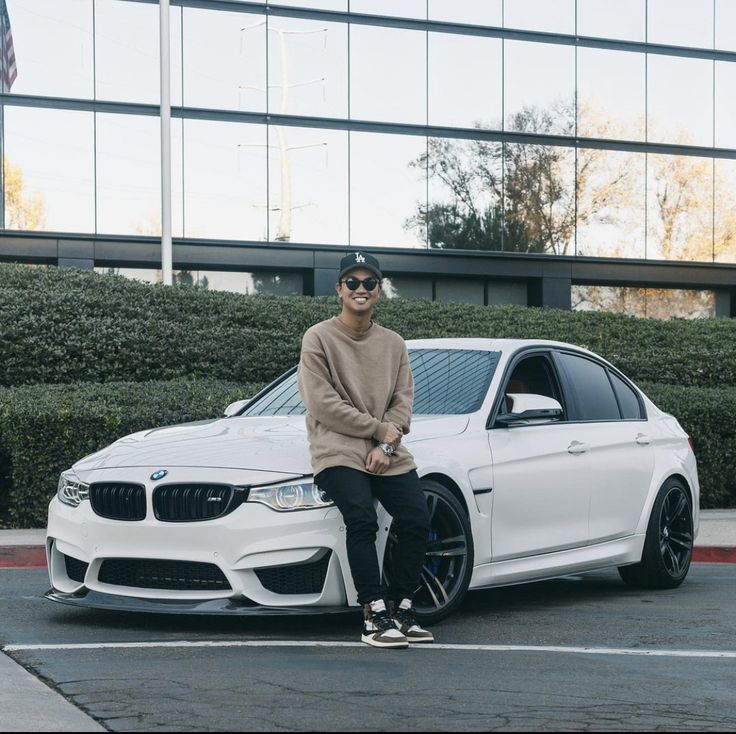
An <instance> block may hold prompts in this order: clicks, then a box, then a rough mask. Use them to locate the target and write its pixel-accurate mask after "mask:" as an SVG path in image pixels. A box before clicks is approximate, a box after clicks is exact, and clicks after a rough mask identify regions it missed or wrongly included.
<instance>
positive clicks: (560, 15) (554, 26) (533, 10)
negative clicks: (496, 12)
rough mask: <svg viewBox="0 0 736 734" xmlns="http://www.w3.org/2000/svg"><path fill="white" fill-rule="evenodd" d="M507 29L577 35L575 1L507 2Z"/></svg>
mask: <svg viewBox="0 0 736 734" xmlns="http://www.w3.org/2000/svg"><path fill="white" fill-rule="evenodd" d="M504 23H505V25H506V27H507V28H521V29H523V30H528V31H547V32H549V33H575V0H506V2H505V7H504Z"/></svg>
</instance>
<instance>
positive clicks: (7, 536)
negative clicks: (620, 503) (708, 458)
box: [0, 509, 736, 568]
mask: <svg viewBox="0 0 736 734" xmlns="http://www.w3.org/2000/svg"><path fill="white" fill-rule="evenodd" d="M45 538H46V531H45V530H0V568H43V567H45V566H46V551H45V546H44V543H45ZM693 561H695V562H696V563H699V562H700V563H703V562H705V563H708V562H709V563H736V509H734V510H701V512H700V532H699V533H698V537H697V538H696V540H695V551H694V553H693Z"/></svg>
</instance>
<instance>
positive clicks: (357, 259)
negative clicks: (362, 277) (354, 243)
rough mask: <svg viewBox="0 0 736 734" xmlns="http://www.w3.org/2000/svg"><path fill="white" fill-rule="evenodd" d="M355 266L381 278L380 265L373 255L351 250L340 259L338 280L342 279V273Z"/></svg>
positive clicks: (353, 268)
mask: <svg viewBox="0 0 736 734" xmlns="http://www.w3.org/2000/svg"><path fill="white" fill-rule="evenodd" d="M357 268H365V269H366V270H370V271H371V272H372V273H374V274H375V276H376V277H377V278H378V279H379V280H380V279H381V278H383V273H382V272H381V266H380V265H379V264H378V260H376V258H375V257H373V255H369V254H368V253H367V252H351V253H350V254H349V255H345V257H344V258H343V259H342V260H340V275H339V276H338V280H342V276H343V275H345V274H346V273H349V272H350V271H351V270H356V269H357Z"/></svg>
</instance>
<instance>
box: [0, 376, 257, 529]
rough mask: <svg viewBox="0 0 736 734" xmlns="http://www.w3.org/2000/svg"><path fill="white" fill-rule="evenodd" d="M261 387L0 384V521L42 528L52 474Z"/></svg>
mask: <svg viewBox="0 0 736 734" xmlns="http://www.w3.org/2000/svg"><path fill="white" fill-rule="evenodd" d="M260 387H261V385H239V384H235V383H229V382H223V381H218V380H197V381H187V380H174V381H171V382H148V383H130V382H120V383H110V384H107V385H96V384H77V385H51V386H48V385H34V386H30V387H19V388H12V389H0V523H1V524H5V525H12V526H15V527H42V526H45V524H46V509H47V505H48V502H49V500H50V499H51V497H52V496H53V493H54V491H55V489H56V484H57V480H58V477H59V473H60V472H61V471H63V470H65V469H68V468H69V467H70V466H71V465H72V464H73V463H74V462H76V461H77V460H78V459H80V458H82V457H83V456H86V455H88V454H91V453H93V452H94V451H97V450H98V449H101V448H103V447H104V446H107V445H108V444H110V443H112V442H113V441H115V440H116V439H118V438H121V437H122V436H124V435H127V434H129V433H134V432H136V431H140V430H145V429H149V428H155V427H158V426H164V425H171V424H175V423H184V422H187V421H196V420H202V419H206V418H216V417H218V416H220V415H222V411H223V409H224V408H225V406H226V405H228V404H229V403H231V402H233V401H235V400H240V399H242V398H245V397H251V396H252V395H255V393H256V392H257V391H258V390H259V389H260Z"/></svg>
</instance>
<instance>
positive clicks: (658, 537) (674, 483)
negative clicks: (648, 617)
mask: <svg viewBox="0 0 736 734" xmlns="http://www.w3.org/2000/svg"><path fill="white" fill-rule="evenodd" d="M692 556H693V508H692V500H691V498H690V492H689V491H688V488H687V486H685V484H684V483H683V482H682V481H681V480H680V479H677V478H675V477H671V478H670V479H668V480H667V481H666V482H665V483H664V484H663V485H662V487H661V488H660V490H659V492H658V493H657V498H656V499H655V501H654V506H653V507H652V514H651V516H650V517H649V525H648V526H647V535H646V539H645V541H644V551H643V552H642V557H641V561H640V562H639V563H637V564H635V565H633V566H621V567H620V568H619V569H618V572H619V574H620V575H621V578H622V579H623V580H624V582H625V583H626V584H628V585H629V586H634V587H636V588H638V589H674V588H676V587H677V586H679V585H680V584H681V583H682V582H683V581H684V580H685V577H686V576H687V572H688V571H689V569H690V561H691V560H692Z"/></svg>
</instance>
